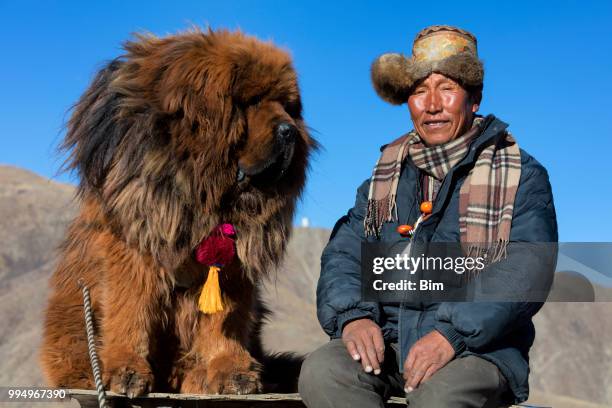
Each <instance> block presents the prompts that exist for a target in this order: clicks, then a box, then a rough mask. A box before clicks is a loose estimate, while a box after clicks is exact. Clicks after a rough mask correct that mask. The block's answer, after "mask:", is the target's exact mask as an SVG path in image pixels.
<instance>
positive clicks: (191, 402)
mask: <svg viewBox="0 0 612 408" xmlns="http://www.w3.org/2000/svg"><path fill="white" fill-rule="evenodd" d="M66 392H67V394H68V396H70V398H73V399H75V400H77V401H78V402H79V404H80V405H81V408H98V395H97V393H96V391H93V390H76V389H69V390H66ZM106 399H107V402H108V404H109V406H110V407H112V408H179V407H180V408H305V405H304V404H303V403H302V399H301V398H300V396H299V394H252V395H200V394H165V393H151V394H147V395H146V396H143V397H139V398H133V399H129V398H127V397H126V396H125V395H121V394H116V393H114V392H107V393H106ZM385 405H386V406H387V407H389V408H399V407H406V402H405V401H404V399H403V398H396V397H392V398H391V399H390V400H389V401H387V403H386V404H385ZM512 407H514V408H520V407H522V408H526V407H532V408H537V407H533V406H531V405H522V404H521V405H513V406H512ZM512 407H510V408H512Z"/></svg>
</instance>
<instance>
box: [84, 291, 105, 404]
mask: <svg viewBox="0 0 612 408" xmlns="http://www.w3.org/2000/svg"><path fill="white" fill-rule="evenodd" d="M79 286H80V287H81V289H82V290H83V307H84V309H85V328H86V330H87V348H88V349H89V360H90V361H91V369H92V370H93V376H94V381H95V382H96V390H97V391H98V405H99V407H100V408H108V404H107V403H106V392H105V391H104V385H103V384H102V376H101V375H100V363H99V362H98V353H97V352H96V343H95V338H94V327H93V313H92V311H91V298H90V297H89V289H88V288H87V285H85V282H83V279H79Z"/></svg>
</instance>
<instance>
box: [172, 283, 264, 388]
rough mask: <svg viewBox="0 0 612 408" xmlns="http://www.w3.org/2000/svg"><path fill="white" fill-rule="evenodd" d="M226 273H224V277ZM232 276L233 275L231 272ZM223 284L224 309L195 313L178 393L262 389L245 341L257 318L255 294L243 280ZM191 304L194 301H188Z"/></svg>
mask: <svg viewBox="0 0 612 408" xmlns="http://www.w3.org/2000/svg"><path fill="white" fill-rule="evenodd" d="M228 275H229V273H226V274H225V277H227V276H228ZM234 276H235V275H234ZM222 283H225V285H222V287H223V286H225V290H224V303H225V305H224V310H223V311H221V312H217V313H213V314H204V313H202V312H196V313H197V330H196V335H195V337H194V338H192V342H191V347H190V349H191V350H190V352H189V353H188V355H190V356H192V363H191V364H190V366H191V368H190V369H189V370H188V371H186V372H185V373H184V375H183V381H182V385H181V390H180V391H181V392H182V393H196V394H200V393H206V394H253V393H257V392H261V391H262V385H261V375H260V372H261V365H260V364H259V363H258V362H257V361H256V360H255V359H254V358H253V357H252V356H251V355H250V353H249V351H248V346H249V342H250V341H251V340H252V334H253V332H252V328H253V325H254V323H255V319H256V318H257V317H256V315H255V313H254V305H255V301H256V294H255V290H254V287H253V285H252V284H251V283H250V282H248V281H247V280H246V279H245V280H244V281H242V282H239V281H238V280H237V279H235V280H233V281H232V282H231V286H230V287H228V286H227V285H228V284H229V283H230V282H227V281H226V282H222ZM192 304H194V303H193V302H192Z"/></svg>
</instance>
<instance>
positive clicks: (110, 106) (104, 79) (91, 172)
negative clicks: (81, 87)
mask: <svg viewBox="0 0 612 408" xmlns="http://www.w3.org/2000/svg"><path fill="white" fill-rule="evenodd" d="M121 64H122V62H121V61H119V60H113V61H111V62H110V63H109V64H107V65H106V66H105V67H104V68H102V69H101V70H100V71H99V72H98V74H97V75H96V77H95V78H94V80H93V81H92V83H91V85H90V86H89V88H88V89H87V91H86V92H85V93H84V94H83V96H82V97H81V98H80V99H79V101H78V102H77V103H76V104H75V105H74V107H73V113H72V116H71V118H70V121H69V122H68V129H67V133H66V137H65V138H64V142H63V143H62V145H61V146H60V149H61V150H63V151H66V152H69V157H68V159H67V161H66V163H65V164H64V169H71V170H76V171H77V172H78V173H79V176H80V179H81V186H80V187H81V190H84V189H98V188H100V187H101V186H102V184H103V183H104V179H105V177H106V174H107V173H108V170H109V168H110V166H111V162H112V160H113V158H114V156H115V152H116V150H117V149H118V146H119V144H120V143H121V140H122V139H123V137H124V134H125V129H123V126H122V125H121V121H119V120H118V112H119V108H120V99H121V96H120V95H119V94H117V93H114V92H112V91H111V90H110V87H109V84H110V83H111V82H112V80H113V78H114V76H115V73H116V72H117V70H118V69H119V68H120V66H121Z"/></svg>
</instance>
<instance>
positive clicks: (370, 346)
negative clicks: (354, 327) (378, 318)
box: [363, 334, 380, 375]
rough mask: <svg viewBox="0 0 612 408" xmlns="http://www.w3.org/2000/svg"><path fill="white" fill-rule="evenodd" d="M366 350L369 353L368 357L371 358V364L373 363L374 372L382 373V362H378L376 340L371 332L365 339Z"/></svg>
mask: <svg viewBox="0 0 612 408" xmlns="http://www.w3.org/2000/svg"><path fill="white" fill-rule="evenodd" d="M363 343H364V345H365V348H366V352H367V353H368V359H369V360H370V364H371V365H372V371H374V374H376V375H378V374H380V364H378V355H377V353H376V347H375V346H374V340H373V339H372V336H371V335H370V334H366V336H365V339H364V341H363Z"/></svg>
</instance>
